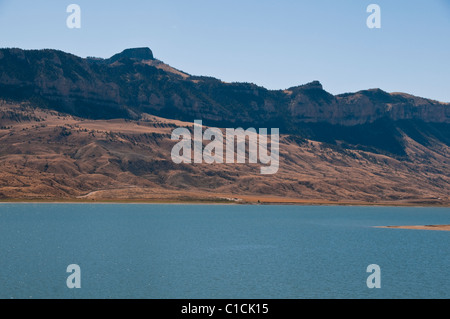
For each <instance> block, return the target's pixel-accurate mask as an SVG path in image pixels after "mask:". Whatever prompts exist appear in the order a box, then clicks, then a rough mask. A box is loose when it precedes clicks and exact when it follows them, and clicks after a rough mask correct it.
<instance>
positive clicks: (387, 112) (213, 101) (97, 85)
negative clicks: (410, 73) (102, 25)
mask: <svg viewBox="0 0 450 319" xmlns="http://www.w3.org/2000/svg"><path fill="white" fill-rule="evenodd" d="M0 98H3V99H10V100H11V99H12V100H14V101H33V103H34V104H35V105H37V106H40V107H43V108H47V109H53V110H57V111H60V112H64V113H67V114H70V115H75V116H79V117H82V118H89V119H113V118H124V119H138V118H139V117H140V116H141V114H143V113H149V114H153V115H157V116H162V117H166V118H172V119H179V120H185V121H190V122H191V121H193V120H194V119H203V121H204V123H205V124H206V125H215V126H222V127H236V126H238V125H239V126H253V127H267V126H271V127H279V128H280V129H281V131H282V132H285V133H291V134H296V135H301V136H302V137H306V138H315V139H320V140H323V141H327V142H332V143H336V142H337V141H338V140H339V141H343V142H345V143H349V144H352V145H365V146H368V147H375V148H377V149H382V150H384V151H389V152H394V153H398V154H402V153H404V152H403V147H402V142H401V140H400V139H401V138H400V137H401V135H402V134H403V131H402V129H401V127H400V126H401V125H400V124H399V123H403V124H402V125H404V122H405V121H406V122H408V123H410V122H411V123H412V122H414V123H415V124H414V125H413V126H414V127H415V128H414V130H418V132H415V134H416V135H417V134H419V135H420V131H423V130H425V131H428V132H427V134H429V133H430V132H433V131H439V130H442V129H444V131H448V130H449V124H450V105H448V104H443V103H439V102H436V101H432V100H428V99H424V98H418V97H414V96H411V95H408V94H401V93H397V94H389V93H387V92H384V91H382V90H380V89H373V90H367V91H360V92H357V93H348V94H342V95H338V96H334V95H332V94H330V93H328V92H326V91H325V90H324V89H323V88H322V85H321V84H320V83H319V82H317V81H315V82H311V83H309V84H306V85H302V86H298V87H292V88H290V89H287V90H284V91H281V90H279V91H270V90H266V89H265V88H262V87H259V86H256V85H254V84H249V83H223V82H222V81H220V80H217V79H214V78H208V77H199V76H191V75H188V74H186V73H183V72H182V71H179V70H176V69H174V68H172V67H170V66H168V65H166V64H164V63H163V62H161V61H158V60H156V59H155V58H154V56H153V53H152V51H151V50H150V49H148V48H137V49H127V50H125V51H123V52H122V53H119V54H116V55H114V56H113V57H111V58H109V59H95V58H88V59H82V58H79V57H76V56H74V55H72V54H67V53H64V52H61V51H56V50H39V51H36V50H31V51H24V50H20V49H1V50H0ZM421 123H422V124H421ZM436 125H437V126H439V127H437V126H436ZM422 126H423V127H422ZM430 126H433V127H432V128H430ZM434 126H436V127H434ZM350 128H351V129H352V130H353V132H350V131H351V130H350ZM369 129H370V130H369ZM355 132H357V133H358V134H355ZM361 132H363V134H362V135H366V136H365V137H363V136H358V135H361V134H360V133H361ZM430 134H432V135H431V137H430V136H428V137H427V139H428V138H438V139H439V140H442V137H439V134H435V133H430ZM380 136H381V137H382V138H381V141H377V140H379V138H380ZM389 140H392V141H391V142H389V143H390V144H393V145H391V146H383V145H384V144H383V143H382V141H389ZM444 142H445V143H447V142H448V141H447V140H446V139H445V136H444ZM389 143H388V144H389ZM394 144H395V145H394Z"/></svg>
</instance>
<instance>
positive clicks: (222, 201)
mask: <svg viewBox="0 0 450 319" xmlns="http://www.w3.org/2000/svg"><path fill="white" fill-rule="evenodd" d="M1 203H17V204H20V203H31V204H33V203H35V204H39V203H42V204H52V203H53V204H193V205H201V204H205V205H214V204H216V205H298V206H367V207H372V206H373V207H375V206H386V207H389V206H391V207H450V203H446V202H435V201H389V202H388V201H386V202H365V201H327V200H320V199H316V200H314V199H296V198H282V197H263V196H240V197H238V198H226V197H205V198H194V197H183V198H137V199H122V198H118V199H105V198H98V199H97V198H17V199H1V200H0V204H1ZM387 227H391V226H387ZM392 227H397V226H392Z"/></svg>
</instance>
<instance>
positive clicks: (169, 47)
mask: <svg viewBox="0 0 450 319" xmlns="http://www.w3.org/2000/svg"><path fill="white" fill-rule="evenodd" d="M71 3H75V4H78V5H80V7H81V10H82V13H81V19H82V22H81V23H82V27H81V29H68V28H67V26H66V18H67V16H68V13H66V7H67V6H68V5H69V4H71ZM371 3H375V4H378V5H379V6H380V7H381V18H382V27H381V29H369V28H367V26H366V19H367V17H368V15H369V13H367V12H366V8H367V6H368V5H369V4H371ZM142 46H148V47H150V48H151V49H152V50H153V53H154V55H155V57H156V58H158V59H160V60H162V61H164V62H166V63H168V64H170V65H172V66H174V67H176V68H178V69H181V70H183V71H186V72H188V73H190V74H195V75H209V76H214V77H217V78H220V79H222V80H223V81H227V82H235V81H236V82H252V83H256V84H258V85H261V86H264V87H266V88H269V89H285V88H288V87H291V86H296V85H300V84H304V83H307V82H310V81H313V80H319V81H321V82H322V84H323V86H324V88H325V89H326V90H327V91H329V92H331V93H333V94H339V93H345V92H354V91H358V90H362V89H368V88H376V87H379V88H381V89H383V90H386V91H388V92H399V91H400V92H407V93H411V94H415V95H418V96H423V97H428V98H433V99H436V100H440V101H444V102H450V0H421V1H418V0H408V1H406V0H395V1H392V0H372V1H363V0H315V1H300V0H277V1H273V0H271V1H268V0H227V1H225V0H224V1H217V0H191V1H186V0H164V1H152V0H146V1H144V0H127V1H105V0H89V1H85V0H71V1H64V0H45V1H41V0H0V47H19V48H24V49H41V48H52V49H60V50H63V51H66V52H70V53H73V54H76V55H79V56H82V57H86V56H98V57H110V56H112V55H113V54H115V53H117V52H120V51H122V50H123V49H125V48H129V47H142Z"/></svg>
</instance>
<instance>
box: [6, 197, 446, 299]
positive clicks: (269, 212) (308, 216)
mask: <svg viewBox="0 0 450 319" xmlns="http://www.w3.org/2000/svg"><path fill="white" fill-rule="evenodd" d="M431 224H450V208H431V207H423V208H422V207H357V206H351V207H344V206H269V205H268V206H265V205H184V204H179V205H178V204H177V205H174V204H167V205H165V204H161V205H160V204H0V298H2V299H10V298H27V299H28V298H83V299H84V298H152V299H153V298H156V299H165V298H176V299H178V298H183V299H197V298H207V299H218V298H221V299H222V298H224V299H234V298H239V299H253V298H258V299H259V298H261V299H303V298H450V232H448V231H432V230H431V231H430V230H410V229H387V228H376V226H395V225H431ZM72 264H76V265H79V267H80V269H81V275H80V277H81V288H80V289H69V288H68V287H67V285H66V280H67V278H68V276H69V275H70V273H67V272H66V270H67V267H68V265H72ZM372 264H376V265H379V267H380V269H381V288H379V289H378V288H374V289H369V288H368V286H367V284H366V280H367V278H368V277H369V276H370V275H371V274H370V273H368V272H367V271H366V270H367V267H368V266H369V265H372Z"/></svg>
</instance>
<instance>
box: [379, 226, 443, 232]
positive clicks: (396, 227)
mask: <svg viewBox="0 0 450 319" xmlns="http://www.w3.org/2000/svg"><path fill="white" fill-rule="evenodd" d="M375 228H389V229H413V230H434V231H450V225H415V226H377V227H375Z"/></svg>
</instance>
